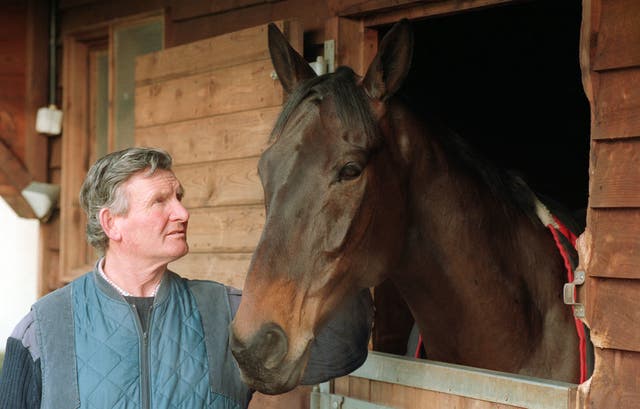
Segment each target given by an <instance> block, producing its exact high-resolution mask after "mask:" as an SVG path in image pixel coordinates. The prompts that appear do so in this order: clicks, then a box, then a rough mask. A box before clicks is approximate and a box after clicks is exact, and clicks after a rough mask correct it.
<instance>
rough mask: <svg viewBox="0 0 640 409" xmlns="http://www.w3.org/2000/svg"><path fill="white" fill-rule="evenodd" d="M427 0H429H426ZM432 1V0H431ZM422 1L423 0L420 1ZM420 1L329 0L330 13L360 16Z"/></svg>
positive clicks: (408, 5)
mask: <svg viewBox="0 0 640 409" xmlns="http://www.w3.org/2000/svg"><path fill="white" fill-rule="evenodd" d="M427 1H429V0H427ZM431 1H432V2H433V1H434V0H431ZM422 2H424V1H422ZM418 3H421V1H419V0H393V1H392V0H364V1H363V0H329V10H330V12H331V14H335V15H339V16H351V17H355V16H360V15H363V14H371V13H374V12H376V13H379V12H383V11H385V10H389V9H393V8H399V9H403V8H406V7H410V6H412V5H415V4H418Z"/></svg>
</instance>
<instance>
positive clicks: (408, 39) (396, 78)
mask: <svg viewBox="0 0 640 409" xmlns="http://www.w3.org/2000/svg"><path fill="white" fill-rule="evenodd" d="M412 53H413V32H412V31H411V25H410V23H409V20H407V19H402V20H400V21H399V22H398V23H396V24H395V25H394V26H393V27H392V28H391V30H389V32H388V33H387V34H386V35H385V36H384V38H383V39H382V41H381V42H380V47H379V48H378V53H377V54H376V56H375V58H374V59H373V61H372V62H371V65H370V66H369V69H368V70H367V73H366V74H365V76H364V79H363V80H362V86H363V87H364V90H365V92H366V93H367V95H369V97H370V98H373V99H379V100H382V101H384V100H386V99H388V98H389V97H391V96H392V95H393V94H395V93H396V92H397V91H398V90H399V89H400V86H401V85H402V83H403V81H404V79H405V78H406V76H407V74H408V73H409V68H410V67H411V56H412Z"/></svg>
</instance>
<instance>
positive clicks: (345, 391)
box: [333, 376, 351, 396]
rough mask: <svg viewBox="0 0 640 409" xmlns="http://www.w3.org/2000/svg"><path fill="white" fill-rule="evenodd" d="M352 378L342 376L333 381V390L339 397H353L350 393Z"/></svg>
mask: <svg viewBox="0 0 640 409" xmlns="http://www.w3.org/2000/svg"><path fill="white" fill-rule="evenodd" d="M350 379H351V377H350V376H341V377H339V378H336V379H334V380H333V390H334V392H335V393H336V394H337V395H343V396H351V393H350V391H349V380H350Z"/></svg>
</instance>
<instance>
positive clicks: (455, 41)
mask: <svg viewBox="0 0 640 409" xmlns="http://www.w3.org/2000/svg"><path fill="white" fill-rule="evenodd" d="M581 13H582V10H581V1H580V0H566V1H557V0H538V1H527V2H517V3H515V4H508V5H503V6H496V7H491V8H485V9H481V10H477V11H470V12H464V13H459V14H454V15H449V16H444V17H434V18H428V19H424V20H420V21H412V28H413V31H414V36H415V43H414V54H413V63H412V68H411V71H410V73H409V77H408V79H407V81H406V82H405V85H404V86H403V89H402V91H401V93H402V95H404V96H405V97H406V98H407V99H408V100H409V101H410V103H411V105H412V106H414V107H415V108H416V110H417V111H418V112H428V113H430V114H431V115H433V116H435V117H437V118H440V120H442V121H443V122H444V123H445V125H447V126H448V127H449V128H451V129H453V130H455V131H456V132H457V133H458V134H459V135H461V136H462V137H463V138H464V139H465V140H467V141H468V142H469V143H470V144H471V145H472V146H474V147H475V148H476V149H477V150H479V151H480V152H481V153H482V154H483V155H484V156H486V157H488V158H489V159H490V160H491V161H492V162H494V163H496V164H497V165H498V166H500V167H502V168H506V169H510V170H514V171H516V172H517V173H519V174H520V175H521V176H522V177H523V178H524V179H525V181H526V182H527V183H528V184H529V186H530V187H532V189H533V190H534V191H535V192H536V193H538V194H541V195H543V196H546V197H548V198H552V199H553V200H555V201H557V202H559V203H561V204H562V205H564V206H565V207H566V208H567V209H568V210H569V211H570V212H572V213H573V214H574V215H575V216H576V217H577V218H578V219H580V220H579V222H580V223H584V222H585V221H584V217H585V213H584V211H585V209H586V206H587V199H588V181H589V175H588V167H589V138H590V137H589V127H590V113H589V103H588V100H587V98H586V96H585V94H584V90H583V87H582V83H581V73H580V65H579V58H578V50H579V37H580V23H581ZM389 28H390V26H388V27H379V34H380V39H381V38H382V36H383V35H384V34H385V33H386V31H388V29H389ZM376 294H377V297H376V298H377V300H376V301H377V302H376V305H377V308H378V315H377V317H376V328H374V339H373V344H374V349H376V350H381V351H386V352H393V353H398V354H404V351H405V349H406V345H407V344H406V340H407V337H408V330H409V329H410V325H411V323H412V319H411V318H410V316H409V317H407V314H408V310H406V309H403V308H406V307H403V305H402V304H403V303H402V301H401V300H399V299H398V298H399V297H398V296H397V294H395V291H394V289H393V288H391V286H389V285H388V283H387V284H386V285H384V284H383V285H382V286H381V287H380V288H377V289H376ZM384 311H386V312H384ZM427 342H428V340H427ZM410 353H411V352H410Z"/></svg>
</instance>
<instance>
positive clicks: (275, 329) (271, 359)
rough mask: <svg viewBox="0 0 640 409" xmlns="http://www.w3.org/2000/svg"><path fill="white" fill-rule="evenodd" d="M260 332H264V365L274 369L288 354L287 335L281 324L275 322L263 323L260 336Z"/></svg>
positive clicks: (262, 349)
mask: <svg viewBox="0 0 640 409" xmlns="http://www.w3.org/2000/svg"><path fill="white" fill-rule="evenodd" d="M260 334H264V335H263V340H262V347H261V348H260V349H261V351H262V352H263V353H262V354H261V355H262V356H263V357H264V367H265V368H267V369H273V368H275V367H277V366H278V365H279V364H280V362H282V360H283V359H284V357H285V355H287V350H288V347H289V346H288V344H289V343H288V341H287V335H286V334H285V333H284V331H283V330H282V328H281V327H280V326H279V325H277V324H274V323H271V324H265V325H263V326H262V328H261V329H260V332H259V334H258V335H259V336H260Z"/></svg>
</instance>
